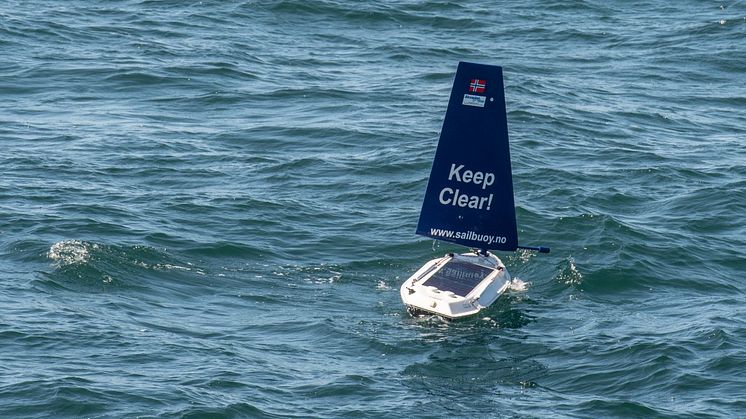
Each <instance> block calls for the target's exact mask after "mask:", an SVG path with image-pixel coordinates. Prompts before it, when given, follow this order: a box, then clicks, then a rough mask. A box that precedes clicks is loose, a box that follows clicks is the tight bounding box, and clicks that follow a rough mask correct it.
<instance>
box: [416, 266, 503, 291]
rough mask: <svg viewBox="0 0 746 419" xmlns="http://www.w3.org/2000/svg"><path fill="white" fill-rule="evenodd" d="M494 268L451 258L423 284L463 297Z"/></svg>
mask: <svg viewBox="0 0 746 419" xmlns="http://www.w3.org/2000/svg"><path fill="white" fill-rule="evenodd" d="M492 271H494V269H492V268H488V267H486V266H480V265H475V264H473V263H470V262H466V261H461V260H451V261H449V262H448V263H447V264H446V265H445V266H443V267H442V268H441V269H440V270H438V272H435V274H433V276H431V277H430V278H429V279H428V280H427V281H425V282H424V284H423V285H429V286H432V287H435V288H437V289H439V290H441V291H451V292H453V293H454V294H456V295H458V296H461V297H465V296H466V294H468V293H469V292H471V290H473V289H474V287H476V286H477V285H479V283H480V282H482V281H483V280H484V278H486V277H487V275H489V274H491V273H492Z"/></svg>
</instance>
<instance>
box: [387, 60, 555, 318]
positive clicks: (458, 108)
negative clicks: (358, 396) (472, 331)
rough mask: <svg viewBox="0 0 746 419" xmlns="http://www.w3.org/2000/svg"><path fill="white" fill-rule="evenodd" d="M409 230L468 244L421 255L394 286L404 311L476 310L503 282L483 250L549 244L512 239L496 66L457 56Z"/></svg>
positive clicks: (450, 314) (506, 281) (504, 275)
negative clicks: (414, 225) (436, 255)
mask: <svg viewBox="0 0 746 419" xmlns="http://www.w3.org/2000/svg"><path fill="white" fill-rule="evenodd" d="M416 233H417V234H419V235H422V236H426V237H431V238H433V239H436V240H443V241H448V242H452V243H457V244H460V245H463V246H466V247H469V248H471V249H472V251H471V252H468V253H463V254H456V253H449V254H447V255H445V256H443V257H441V258H437V259H433V260H431V261H429V262H427V263H426V264H425V265H424V266H423V267H422V268H420V269H419V270H418V271H417V272H415V273H414V275H412V276H411V277H410V278H409V279H407V280H406V281H405V282H404V283H403V284H402V286H401V290H400V292H401V298H402V301H403V302H404V304H405V305H406V306H407V309H408V310H409V311H410V312H412V313H421V312H424V313H430V314H435V315H439V316H442V317H445V318H448V319H457V318H462V317H466V316H471V315H474V314H476V313H478V312H479V311H481V310H482V309H484V308H486V307H489V306H490V305H491V304H492V303H494V302H495V300H497V298H498V297H499V296H500V295H501V294H502V293H503V292H505V290H507V289H508V288H509V287H510V284H511V277H510V274H509V273H508V270H507V269H506V267H505V265H504V264H503V263H502V261H501V260H500V259H499V258H498V257H497V256H496V255H494V254H492V253H491V252H490V250H500V251H516V250H517V249H518V248H524V249H530V250H536V251H539V252H542V253H548V252H549V248H546V247H526V246H519V245H518V229H517V224H516V217H515V204H514V200H513V176H512V171H511V165H510V147H509V144H508V121H507V115H506V111H505V93H504V84H503V74H502V67H499V66H493V65H484V64H475V63H467V62H460V63H459V65H458V69H457V71H456V76H455V78H454V81H453V88H452V89H451V97H450V100H449V102H448V109H447V111H446V116H445V119H444V120H443V128H442V129H441V132H440V140H439V142H438V148H437V150H436V152H435V159H434V160H433V166H432V170H431V172H430V178H429V180H428V184H427V190H426V192H425V198H424V200H423V202H422V210H421V211H420V219H419V222H418V224H417V232H416Z"/></svg>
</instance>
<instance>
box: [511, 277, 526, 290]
mask: <svg viewBox="0 0 746 419" xmlns="http://www.w3.org/2000/svg"><path fill="white" fill-rule="evenodd" d="M529 285H531V283H530V282H524V281H522V280H520V279H518V278H513V280H512V281H510V290H511V291H526V290H527V289H528V287H529Z"/></svg>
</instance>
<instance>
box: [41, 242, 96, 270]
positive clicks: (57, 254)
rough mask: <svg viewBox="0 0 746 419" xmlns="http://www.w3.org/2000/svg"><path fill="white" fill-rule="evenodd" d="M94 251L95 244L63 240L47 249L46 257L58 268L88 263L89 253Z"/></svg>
mask: <svg viewBox="0 0 746 419" xmlns="http://www.w3.org/2000/svg"><path fill="white" fill-rule="evenodd" d="M96 249H98V245H97V244H91V243H87V242H84V241H81V240H63V241H60V242H57V243H55V244H53V245H52V247H50V248H49V252H47V257H48V258H49V259H52V260H54V261H56V262H57V263H59V264H60V266H66V265H76V264H81V263H86V262H88V260H90V258H91V251H92V250H96Z"/></svg>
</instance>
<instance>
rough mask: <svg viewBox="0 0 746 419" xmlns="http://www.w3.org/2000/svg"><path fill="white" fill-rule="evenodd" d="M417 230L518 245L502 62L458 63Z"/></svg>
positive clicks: (467, 242)
mask: <svg viewBox="0 0 746 419" xmlns="http://www.w3.org/2000/svg"><path fill="white" fill-rule="evenodd" d="M417 234H420V235H423V236H428V237H432V238H434V239H438V240H445V241H450V242H455V243H459V244H462V245H464V246H469V247H473V248H479V249H493V250H508V251H513V250H516V248H517V246H518V231H517V227H516V220H515V204H514V202H513V176H512V172H511V167H510V148H509V144H508V122H507V116H506V113H505V93H504V86H503V75H502V68H501V67H498V66H491V65H483V64H473V63H466V62H461V63H459V66H458V70H457V71H456V77H455V79H454V81H453V89H452V90H451V98H450V100H449V102H448V110H447V111H446V116H445V120H444V121H443V128H442V130H441V133H440V142H439V143H438V149H437V151H436V152H435V159H434V161H433V168H432V171H431V172H430V180H429V182H428V184H427V192H426V193H425V199H424V201H423V202H422V211H420V221H419V223H418V224H417Z"/></svg>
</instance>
